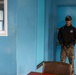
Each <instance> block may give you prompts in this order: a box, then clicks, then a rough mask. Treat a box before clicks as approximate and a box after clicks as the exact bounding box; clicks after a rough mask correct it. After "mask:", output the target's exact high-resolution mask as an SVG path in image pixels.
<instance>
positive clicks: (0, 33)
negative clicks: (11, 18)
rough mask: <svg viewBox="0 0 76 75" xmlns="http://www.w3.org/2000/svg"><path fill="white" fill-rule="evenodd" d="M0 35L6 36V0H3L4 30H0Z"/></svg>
mask: <svg viewBox="0 0 76 75" xmlns="http://www.w3.org/2000/svg"><path fill="white" fill-rule="evenodd" d="M0 36H8V27H7V0H4V30H3V31H0Z"/></svg>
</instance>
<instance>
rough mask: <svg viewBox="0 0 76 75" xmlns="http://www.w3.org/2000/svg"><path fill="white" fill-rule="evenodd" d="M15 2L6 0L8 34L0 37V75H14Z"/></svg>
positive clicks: (14, 0)
mask: <svg viewBox="0 0 76 75" xmlns="http://www.w3.org/2000/svg"><path fill="white" fill-rule="evenodd" d="M15 28H16V0H8V34H9V36H2V37H0V75H16V35H15V30H16V29H15Z"/></svg>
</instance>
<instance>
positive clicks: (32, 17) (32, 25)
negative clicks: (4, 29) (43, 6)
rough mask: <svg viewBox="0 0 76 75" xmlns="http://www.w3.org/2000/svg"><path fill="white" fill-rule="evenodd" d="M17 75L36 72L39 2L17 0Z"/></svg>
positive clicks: (35, 0)
mask: <svg viewBox="0 0 76 75" xmlns="http://www.w3.org/2000/svg"><path fill="white" fill-rule="evenodd" d="M17 3H18V4H17V34H16V35H17V36H16V49H17V50H16V55H17V75H27V74H28V73H29V72H31V71H36V61H37V60H36V59H37V55H36V54H37V53H36V52H37V51H36V50H37V48H36V47H37V46H36V44H37V43H36V42H37V19H38V1H37V0H17Z"/></svg>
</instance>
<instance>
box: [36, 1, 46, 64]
mask: <svg viewBox="0 0 76 75" xmlns="http://www.w3.org/2000/svg"><path fill="white" fill-rule="evenodd" d="M44 21H45V0H38V25H37V65H38V64H39V63H41V62H42V61H44V23H45V22H44Z"/></svg>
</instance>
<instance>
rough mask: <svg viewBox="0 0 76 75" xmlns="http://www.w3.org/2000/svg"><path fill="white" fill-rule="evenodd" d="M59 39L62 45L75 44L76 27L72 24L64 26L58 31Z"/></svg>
mask: <svg viewBox="0 0 76 75" xmlns="http://www.w3.org/2000/svg"><path fill="white" fill-rule="evenodd" d="M58 41H59V43H60V44H61V45H69V44H72V45H75V42H76V28H75V27H73V26H72V25H71V26H67V25H65V26H63V27H61V28H60V29H59V32H58Z"/></svg>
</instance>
